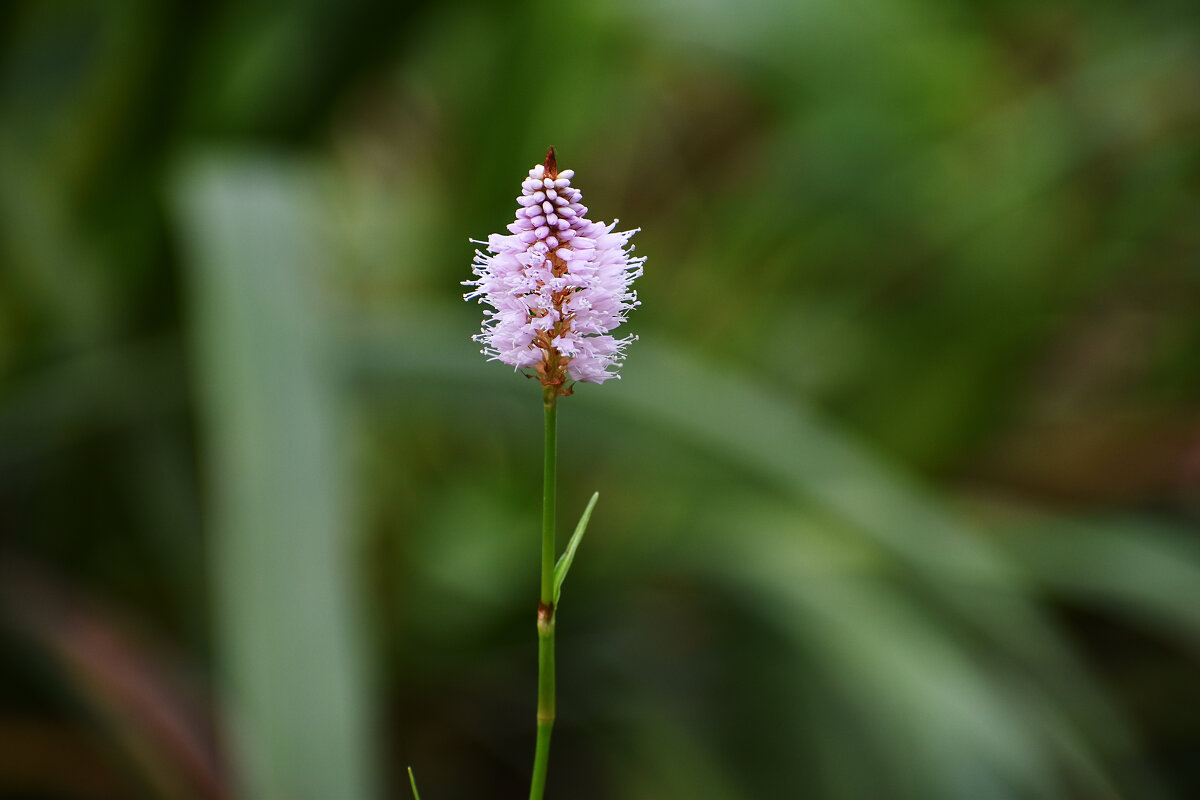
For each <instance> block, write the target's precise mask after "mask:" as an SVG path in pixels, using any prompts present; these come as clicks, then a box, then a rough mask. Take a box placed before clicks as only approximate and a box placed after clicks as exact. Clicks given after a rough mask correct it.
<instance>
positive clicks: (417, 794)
mask: <svg viewBox="0 0 1200 800" xmlns="http://www.w3.org/2000/svg"><path fill="white" fill-rule="evenodd" d="M408 782H409V783H411V784H412V789H413V798H414V800H421V793H420V792H418V791H417V779H416V777H415V776H414V775H413V771H412V767H409V768H408Z"/></svg>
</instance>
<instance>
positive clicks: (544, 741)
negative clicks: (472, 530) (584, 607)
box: [529, 386, 558, 800]
mask: <svg viewBox="0 0 1200 800" xmlns="http://www.w3.org/2000/svg"><path fill="white" fill-rule="evenodd" d="M542 400H543V404H544V405H545V407H546V451H545V452H546V457H545V473H544V478H543V483H542V585H541V594H540V596H539V602H538V616H537V630H538V704H537V748H536V750H535V752H534V758H533V781H532V783H531V785H530V787H529V800H542V795H543V794H544V793H545V791H546V769H547V767H548V766H549V763H550V732H551V731H552V730H553V728H554V554H555V550H556V546H555V542H554V527H555V519H554V518H555V491H556V489H555V472H556V470H557V463H556V462H557V454H558V443H557V439H558V391H557V389H556V388H555V387H553V386H547V387H545V388H544V389H543V391H542Z"/></svg>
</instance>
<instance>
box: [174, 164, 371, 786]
mask: <svg viewBox="0 0 1200 800" xmlns="http://www.w3.org/2000/svg"><path fill="white" fill-rule="evenodd" d="M176 192H177V195H176V208H177V211H178V213H179V224H180V226H181V228H182V231H183V234H184V238H185V256H186V259H187V265H188V268H189V270H190V276H189V277H190V279H191V286H190V289H191V298H190V299H191V321H192V325H193V331H192V333H193V336H194V345H195V347H196V351H197V356H198V369H199V372H198V378H199V387H198V391H199V396H200V400H201V414H202V422H203V435H202V444H203V446H204V449H205V451H206V456H207V461H208V464H207V466H208V477H209V487H210V492H211V495H210V508H209V514H208V522H209V525H210V526H211V529H212V530H211V539H210V542H211V548H212V549H211V553H212V561H211V566H212V570H213V586H214V590H215V593H216V598H215V601H216V612H217V613H216V626H215V627H216V636H217V646H218V654H219V660H220V667H221V673H220V674H221V678H223V680H224V685H223V687H222V688H223V689H224V693H225V696H224V700H225V703H226V706H225V709H224V710H225V712H226V714H227V715H228V718H229V719H228V723H229V725H228V729H229V730H230V731H231V732H232V735H233V739H234V744H235V746H236V752H235V754H234V755H235V761H236V767H237V772H238V775H239V776H240V778H241V781H242V786H241V793H242V795H243V796H245V797H253V798H288V799H289V800H329V799H330V798H339V800H358V798H365V797H368V796H370V794H371V791H370V789H371V784H372V781H371V780H370V775H371V770H370V768H369V764H368V755H367V754H368V753H369V752H370V748H369V747H368V746H367V742H368V737H367V736H366V733H365V721H366V720H365V704H364V697H363V691H364V689H363V685H362V676H361V670H360V663H359V651H358V642H357V640H356V638H355V637H354V636H353V635H352V633H353V625H352V624H351V623H352V622H353V621H354V616H353V613H352V609H351V603H350V591H349V585H348V576H347V559H346V553H345V545H346V542H345V535H346V533H347V531H348V530H349V514H348V510H347V507H346V505H347V499H346V493H345V488H346V477H345V472H344V465H343V461H342V459H341V454H340V452H339V434H338V425H337V423H338V420H339V414H340V409H339V407H338V394H337V392H336V391H335V387H334V385H333V381H332V379H331V373H330V371H329V369H328V367H329V362H328V360H327V355H328V352H327V345H328V338H327V335H326V332H325V330H324V329H323V327H322V325H321V309H320V308H319V307H318V305H317V302H316V299H317V295H316V293H315V292H314V291H313V286H312V282H313V274H312V271H313V270H314V269H315V268H317V267H319V266H320V265H321V263H322V259H323V258H324V255H323V253H322V247H321V245H322V242H321V241H320V240H319V238H318V237H317V236H316V235H315V231H316V230H318V225H317V224H316V223H317V222H319V218H318V216H317V210H318V209H317V208H315V207H314V204H313V203H312V198H314V197H318V196H320V192H319V185H318V184H317V182H316V180H315V178H314V176H313V175H312V174H311V173H310V172H308V171H306V170H305V169H303V168H301V167H299V166H298V165H296V164H293V163H288V162H282V161H278V160H265V159H258V158H253V157H237V158H229V157H221V156H214V157H209V158H205V159H201V160H198V161H194V162H192V163H190V165H189V166H188V168H186V169H185V170H184V171H183V172H182V173H181V174H180V175H179V180H178V183H177V185H176Z"/></svg>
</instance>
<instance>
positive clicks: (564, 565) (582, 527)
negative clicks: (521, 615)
mask: <svg viewBox="0 0 1200 800" xmlns="http://www.w3.org/2000/svg"><path fill="white" fill-rule="evenodd" d="M599 499H600V493H599V492H596V493H595V494H593V495H592V499H591V500H589V501H588V504H587V508H585V509H584V510H583V516H581V517H580V518H579V524H578V525H576V526H575V532H574V533H573V534H571V541H569V542H567V549H566V550H565V551H563V554H562V557H561V558H559V559H558V563H557V564H555V565H554V606H555V608H557V607H558V598H559V595H561V594H562V585H563V581H564V580H566V579H567V573H568V572H569V571H570V570H571V562H572V561H574V560H575V551H576V550H578V549H579V542H580V541H582V540H583V532H584V531H586V530H587V525H588V520H590V519H591V518H592V509H593V508H595V507H596V501H597V500H599Z"/></svg>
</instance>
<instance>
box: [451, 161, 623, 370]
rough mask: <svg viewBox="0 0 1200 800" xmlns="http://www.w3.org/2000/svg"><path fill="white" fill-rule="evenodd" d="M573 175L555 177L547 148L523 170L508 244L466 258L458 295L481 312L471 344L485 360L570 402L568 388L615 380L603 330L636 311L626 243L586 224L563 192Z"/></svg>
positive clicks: (494, 243) (569, 191)
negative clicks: (467, 269) (469, 261)
mask: <svg viewBox="0 0 1200 800" xmlns="http://www.w3.org/2000/svg"><path fill="white" fill-rule="evenodd" d="M574 176H575V173H574V171H573V170H569V169H568V170H563V171H562V172H559V171H558V165H557V164H556V162H555V158H554V148H553V147H551V148H550V151H549V152H548V153H547V154H546V161H545V163H543V164H538V165H537V166H535V167H534V168H533V169H531V170H529V177H528V178H527V179H526V180H525V181H524V182H523V183H522V184H521V196H520V197H518V198H517V203H518V204H519V206H520V207H519V208H518V209H517V218H516V221H515V222H513V223H512V224H511V225H509V226H508V231H509V234H510V235H508V236H505V235H502V234H498V233H494V234H492V235H491V236H489V237H488V240H487V241H486V242H479V244H486V245H487V252H484V251H481V250H476V251H475V262H474V265H473V266H472V272H474V273H475V276H476V279H475V280H471V281H463V285H464V286H474V287H476V288H475V290H474V291H472V292H468V293H467V294H465V295H463V297H464V298H465V299H467V300H473V299H478V301H479V302H480V303H483V304H485V305H488V306H490V307H491V308H489V309H486V310H485V311H484V312H483V316H484V318H483V330H482V332H481V333H478V334H476V335H475V337H474V338H475V341H477V342H480V343H481V344H483V345H484V348H483V350H482V351H481V352H482V353H483V354H484V355H486V356H489V357H490V360H496V361H502V362H504V363H505V364H510V365H512V367H513V368H514V369H517V370H528V371H529V372H528V373H527V374H529V375H536V376H537V378H538V380H540V381H541V383H542V385H543V386H547V387H555V389H556V390H557V391H558V393H559V394H570V393H571V382H573V381H583V382H585V383H603V382H604V381H606V380H608V379H609V378H614V377H616V378H619V377H620V376H619V375H617V373H616V369H617V368H618V367H619V365H620V362H621V361H623V360H624V359H625V352H624V351H625V346H626V345H628V344H629V343H630V342H631V341H635V340H636V339H637V337H636V336H626V337H624V338H621V339H618V338H616V337H614V336H613V335H612V334H611V333H610V331H612V330H613V329H614V328H616V327H617V326H619V325H620V324H621V323H622V322H624V321H625V316H626V314H628V313H629V311H630V310H631V309H633V308H635V307H637V306H638V305H639V303H638V299H637V292H635V291H634V290H633V289H631V288H630V284H632V283H633V280H634V279H635V278H637V277H638V276H640V275H641V274H642V263H643V262H644V261H645V258H633V257H631V254H632V252H633V247H632V246H627V245H628V242H629V239H630V237H632V236H633V234H635V233H636V232H637V231H636V230H632V231H624V232H621V233H614V232H613V228H614V227H616V222H615V221H614V222H612V223H610V224H607V225H606V224H604V223H600V222H592V221H591V220H589V219H588V218H587V211H588V210H587V207H586V206H584V205H582V195H581V194H580V192H579V190H578V189H576V188H575V187H573V186H571V178H573V177H574Z"/></svg>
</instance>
